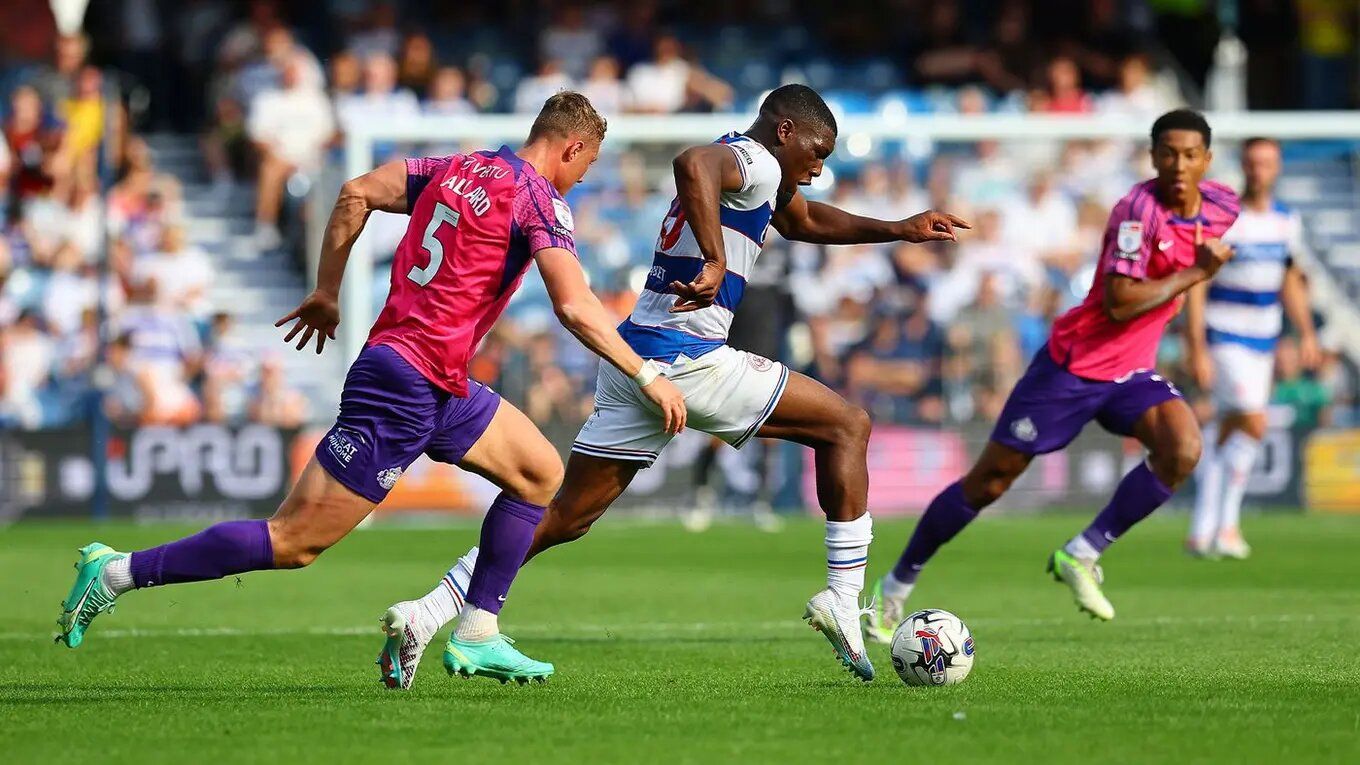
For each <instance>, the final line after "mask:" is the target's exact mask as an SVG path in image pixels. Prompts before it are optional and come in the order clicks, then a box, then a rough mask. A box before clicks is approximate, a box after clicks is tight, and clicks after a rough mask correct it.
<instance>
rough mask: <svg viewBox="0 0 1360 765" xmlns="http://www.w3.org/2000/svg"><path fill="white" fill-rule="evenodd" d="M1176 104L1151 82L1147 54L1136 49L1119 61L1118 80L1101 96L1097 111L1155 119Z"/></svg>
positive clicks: (1097, 103)
mask: <svg viewBox="0 0 1360 765" xmlns="http://www.w3.org/2000/svg"><path fill="white" fill-rule="evenodd" d="M1176 105H1177V104H1176V103H1175V101H1174V100H1173V99H1169V98H1167V97H1166V96H1165V94H1164V93H1162V92H1161V90H1160V89H1158V88H1157V86H1156V85H1155V84H1154V83H1153V82H1152V79H1151V70H1150V67H1149V66H1148V59H1147V56H1145V55H1143V54H1141V53H1137V54H1134V55H1132V56H1126V57H1124V59H1123V60H1122V61H1120V62H1119V84H1118V87H1117V88H1116V89H1115V90H1111V91H1110V92H1108V93H1106V94H1104V95H1103V96H1101V97H1100V98H1099V99H1098V100H1097V102H1096V109H1097V111H1099V112H1101V113H1103V114H1118V115H1120V116H1124V117H1131V118H1138V119H1156V117H1157V116H1158V115H1160V114H1162V113H1164V112H1167V111H1169V110H1171V109H1172V108H1174V107H1175V106H1176Z"/></svg>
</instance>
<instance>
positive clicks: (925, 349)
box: [846, 307, 944, 423]
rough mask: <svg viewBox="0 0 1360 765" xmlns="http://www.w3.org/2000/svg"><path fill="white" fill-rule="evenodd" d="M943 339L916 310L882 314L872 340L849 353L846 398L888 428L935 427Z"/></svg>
mask: <svg viewBox="0 0 1360 765" xmlns="http://www.w3.org/2000/svg"><path fill="white" fill-rule="evenodd" d="M943 347H944V343H943V336H942V334H941V333H940V330H939V328H938V327H936V326H935V325H934V324H933V323H932V322H931V321H930V319H929V318H928V317H927V316H926V313H925V311H924V310H921V309H920V308H919V307H917V308H916V310H913V311H912V312H911V313H910V314H909V315H908V316H906V317H903V316H901V315H898V314H896V313H884V314H881V315H880V316H879V317H878V318H877V319H876V320H875V321H874V329H873V332H872V334H870V336H869V337H868V338H867V339H865V340H864V341H863V342H862V343H860V344H859V345H857V346H856V347H855V349H854V350H852V351H851V352H850V356H849V359H848V360H847V365H846V368H847V371H846V390H847V394H848V396H849V398H850V399H851V400H853V401H856V402H857V403H859V404H860V405H861V406H863V407H864V408H865V409H867V410H869V412H870V413H871V414H873V415H874V416H875V418H876V419H881V420H885V421H888V422H909V423H910V422H939V421H940V420H941V418H942V417H943V414H944V411H943V407H942V405H941V401H940V361H941V356H942V351H943Z"/></svg>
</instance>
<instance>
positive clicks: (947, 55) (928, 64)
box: [912, 0, 979, 86]
mask: <svg viewBox="0 0 1360 765" xmlns="http://www.w3.org/2000/svg"><path fill="white" fill-rule="evenodd" d="M925 13H926V18H925V23H923V24H921V25H919V26H918V27H917V29H918V34H917V36H916V39H915V40H914V43H913V45H912V50H914V51H916V57H915V61H913V63H912V70H913V73H914V74H915V75H916V77H917V78H918V79H919V80H920V81H923V82H931V83H937V84H940V85H950V86H958V85H963V84H966V83H969V82H975V81H976V79H977V71H978V59H979V56H978V50H977V48H976V47H975V46H974V45H972V44H971V43H970V42H969V41H968V39H967V36H966V35H965V33H964V29H963V24H962V23H961V18H960V17H961V10H960V8H959V3H958V0H939V1H938V2H933V3H930V4H929V8H928V9H927V10H926V12H925Z"/></svg>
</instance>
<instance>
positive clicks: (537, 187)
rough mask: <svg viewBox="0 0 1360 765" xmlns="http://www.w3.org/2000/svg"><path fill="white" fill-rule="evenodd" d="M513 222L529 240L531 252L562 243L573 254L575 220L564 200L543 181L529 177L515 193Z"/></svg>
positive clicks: (574, 250)
mask: <svg viewBox="0 0 1360 765" xmlns="http://www.w3.org/2000/svg"><path fill="white" fill-rule="evenodd" d="M515 225H517V226H519V230H520V232H521V233H522V234H523V235H524V237H525V239H527V240H528V242H529V252H530V254H532V253H535V252H538V251H539V250H546V249H548V248H549V247H561V248H562V249H564V250H567V251H568V252H570V253H571V254H572V255H576V235H575V231H574V229H575V226H576V224H575V221H573V220H572V217H571V208H570V207H568V206H567V203H566V201H565V200H563V199H562V198H561V197H559V196H557V195H556V194H554V193H553V192H552V190H551V189H549V188H548V186H547V183H546V182H537V183H536V182H534V181H532V180H531V181H529V182H528V183H524V184H522V185H521V186H520V187H519V190H518V191H517V193H516V194H515Z"/></svg>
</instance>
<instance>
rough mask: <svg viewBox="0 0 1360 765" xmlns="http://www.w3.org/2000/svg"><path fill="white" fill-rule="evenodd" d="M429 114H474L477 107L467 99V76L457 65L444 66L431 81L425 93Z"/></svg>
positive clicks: (425, 105)
mask: <svg viewBox="0 0 1360 765" xmlns="http://www.w3.org/2000/svg"><path fill="white" fill-rule="evenodd" d="M424 109H425V112H426V113H427V114H472V113H473V112H475V111H477V107H476V106H474V105H473V104H472V102H471V101H469V100H468V99H467V78H466V77H464V76H463V70H462V69H459V68H458V67H456V66H443V67H440V68H439V71H438V72H436V73H435V75H434V79H432V80H431V81H430V89H429V90H428V91H426V93H425V104H424Z"/></svg>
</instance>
